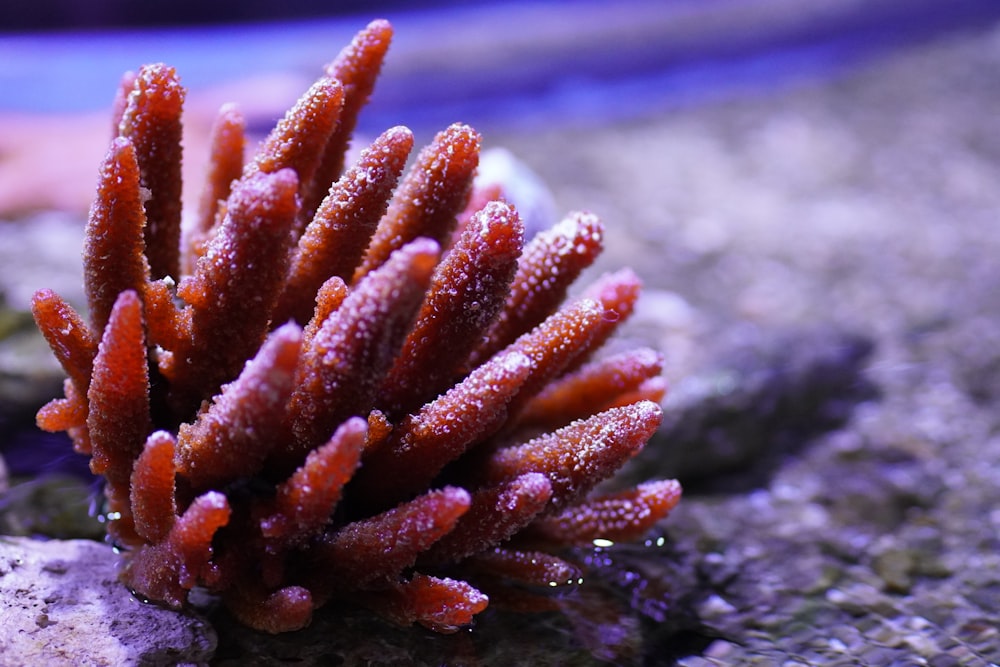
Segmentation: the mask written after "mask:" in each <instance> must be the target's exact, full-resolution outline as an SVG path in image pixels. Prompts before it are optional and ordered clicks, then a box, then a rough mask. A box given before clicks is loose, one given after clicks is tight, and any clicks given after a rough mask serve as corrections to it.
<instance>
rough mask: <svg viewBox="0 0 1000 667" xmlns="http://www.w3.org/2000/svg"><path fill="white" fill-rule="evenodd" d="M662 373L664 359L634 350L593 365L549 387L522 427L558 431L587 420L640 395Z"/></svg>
mask: <svg viewBox="0 0 1000 667" xmlns="http://www.w3.org/2000/svg"><path fill="white" fill-rule="evenodd" d="M662 370H663V356H662V355H661V354H659V353H658V352H654V351H653V350H649V349H639V350H630V351H628V352H622V353H621V354H618V355H615V356H613V357H608V358H607V359H602V360H601V361H597V362H593V363H591V364H589V365H587V366H585V367H583V368H581V369H579V370H577V371H575V372H574V373H571V374H570V375H567V376H564V377H562V378H560V379H559V380H558V381H556V382H553V383H552V384H550V385H549V386H548V387H546V388H545V390H544V391H542V393H540V394H539V395H538V396H536V397H535V398H534V399H532V400H531V402H530V403H529V404H528V405H527V406H525V408H524V411H523V412H522V413H521V416H520V423H521V424H531V425H534V426H538V427H541V428H558V427H560V426H564V425H566V424H568V423H569V422H571V421H573V420H576V419H583V418H584V417H586V416H587V415H592V414H595V413H597V412H601V411H602V410H606V409H607V408H609V407H612V406H613V405H614V404H615V403H616V402H618V400H619V399H620V398H621V397H622V396H625V395H627V394H629V393H630V392H636V391H639V388H640V387H642V386H643V384H644V383H645V382H646V381H647V380H649V379H651V378H653V377H656V376H657V375H659V374H660V372H661V371H662ZM629 402H632V403H634V402H635V401H629Z"/></svg>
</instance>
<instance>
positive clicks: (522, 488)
mask: <svg viewBox="0 0 1000 667" xmlns="http://www.w3.org/2000/svg"><path fill="white" fill-rule="evenodd" d="M551 497H552V485H551V484H550V483H549V480H548V478H547V477H546V476H545V475H542V474H540V473H536V472H529V473H525V474H523V475H519V476H518V477H515V478H514V479H512V480H510V481H507V482H501V483H500V484H497V485H496V486H491V487H487V488H485V489H480V490H479V491H476V493H475V494H474V495H473V496H472V503H471V504H470V506H469V511H468V512H466V513H465V514H464V515H463V516H462V517H461V518H460V519H459V520H458V523H457V524H456V526H455V528H454V530H452V531H451V532H450V533H448V534H447V535H445V536H444V537H443V538H442V539H441V540H440V541H438V542H437V543H436V544H435V545H434V546H433V547H431V548H430V549H428V550H427V553H426V554H425V555H424V556H423V557H421V560H420V562H421V563H425V562H426V563H434V564H440V563H448V562H451V561H457V560H461V559H463V558H465V557H467V556H471V555H472V554H475V553H479V552H481V551H483V550H486V549H489V548H491V547H493V546H495V545H497V544H499V543H500V542H503V541H504V540H506V539H507V538H509V537H510V536H511V535H513V534H514V533H516V532H518V531H519V530H521V529H522V528H524V527H525V526H527V525H528V524H529V523H531V521H532V520H533V519H534V518H535V517H536V516H537V515H538V513H539V512H541V511H542V509H544V508H545V506H546V504H547V503H548V501H549V499H550V498H551Z"/></svg>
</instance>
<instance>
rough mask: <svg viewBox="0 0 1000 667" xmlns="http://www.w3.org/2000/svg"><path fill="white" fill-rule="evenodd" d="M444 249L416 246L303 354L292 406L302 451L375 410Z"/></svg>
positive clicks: (364, 285)
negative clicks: (384, 379) (342, 424)
mask: <svg viewBox="0 0 1000 667" xmlns="http://www.w3.org/2000/svg"><path fill="white" fill-rule="evenodd" d="M437 257H438V247H437V244H436V243H434V242H433V241H429V240H427V239H418V240H417V241H414V242H413V243H411V244H409V245H408V246H406V247H404V248H402V249H400V250H399V251H397V252H395V253H393V256H392V257H391V258H390V259H389V261H388V262H386V263H385V265H384V266H382V267H381V268H380V269H379V270H378V271H375V272H373V273H372V274H370V275H368V276H366V278H365V280H363V281H362V282H361V283H360V284H359V285H358V286H357V288H356V289H354V290H353V291H352V292H351V293H350V294H349V295H348V296H347V298H346V299H345V300H344V302H343V304H341V306H340V308H338V309H337V310H336V312H334V313H333V314H331V315H330V317H328V318H327V319H326V321H325V322H324V323H323V325H322V327H320V330H319V331H318V332H317V333H316V335H315V337H314V338H313V340H312V345H310V347H309V349H307V350H305V351H304V353H303V358H302V363H301V365H300V368H299V374H298V378H297V379H296V385H297V388H296V390H295V393H294V394H293V395H292V399H291V401H290V402H289V406H288V409H289V418H290V420H291V422H292V426H293V429H294V435H295V439H296V443H297V445H296V446H297V448H298V449H297V450H295V451H300V452H305V451H308V450H309V449H311V448H313V447H315V446H316V445H317V444H319V443H322V442H325V441H326V439H327V438H328V437H329V436H330V434H331V433H333V430H334V428H335V427H336V426H337V424H339V423H340V422H342V421H343V420H345V419H346V418H348V417H352V416H357V415H364V414H367V413H368V412H369V411H370V410H371V409H372V407H374V399H375V391H376V389H377V388H378V383H379V382H380V381H381V379H382V375H383V374H384V373H385V371H386V370H387V369H388V367H389V364H391V363H392V360H393V358H394V357H395V356H396V354H397V353H398V351H399V347H400V345H402V343H403V338H404V336H405V334H406V330H407V328H408V327H409V326H410V324H411V323H412V321H413V317H414V316H415V315H416V312H417V308H418V307H419V305H420V300H421V298H422V297H423V293H424V290H426V289H427V283H428V282H429V281H430V277H431V272H432V271H433V269H434V264H435V263H436V262H437Z"/></svg>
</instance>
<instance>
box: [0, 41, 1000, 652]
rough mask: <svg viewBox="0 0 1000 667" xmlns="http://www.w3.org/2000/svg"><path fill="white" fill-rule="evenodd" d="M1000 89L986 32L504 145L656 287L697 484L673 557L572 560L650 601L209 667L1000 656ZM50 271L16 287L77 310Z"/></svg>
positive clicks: (659, 325) (656, 311)
mask: <svg viewBox="0 0 1000 667" xmlns="http://www.w3.org/2000/svg"><path fill="white" fill-rule="evenodd" d="M998 68H1000V30H998V29H996V28H988V29H983V30H981V31H978V32H969V33H962V34H955V35H952V36H950V37H947V38H942V39H939V40H937V41H933V42H927V43H925V44H923V45H919V46H914V47H911V48H908V49H906V50H903V51H899V52H896V53H894V54H891V55H888V56H886V57H884V58H881V59H878V60H872V61H870V62H867V63H864V64H861V65H858V66H856V67H854V68H852V69H850V70H846V71H842V72H839V73H836V74H834V75H831V76H830V77H829V78H824V79H816V80H809V81H805V82H800V83H798V84H796V85H793V86H787V87H778V88H775V89H771V90H759V91H757V92H758V94H757V95H753V96H745V97H739V98H731V99H728V100H722V101H717V102H711V103H704V104H701V105H699V106H697V107H687V108H684V107H681V108H676V109H669V110H664V112H663V113H662V114H661V115H658V116H656V117H647V118H645V119H642V120H635V121H632V122H629V123H621V124H617V125H614V126H611V127H600V128H595V127H563V128H549V129H548V130H546V131H545V132H544V133H542V132H534V131H525V132H519V133H517V132H510V133H508V134H501V135H499V136H498V135H496V134H491V135H489V136H488V137H487V138H488V141H489V142H490V143H491V144H494V145H504V146H506V147H507V148H508V149H509V150H510V151H511V152H512V153H513V154H514V155H517V156H518V157H519V158H520V159H522V160H524V161H525V162H526V163H527V164H529V165H530V166H531V167H532V168H533V169H535V170H536V171H537V172H538V173H539V175H540V176H541V177H542V178H543V180H545V181H546V182H548V183H549V184H550V186H551V187H552V189H553V193H554V195H555V198H556V201H557V208H558V209H559V210H566V209H569V208H587V209H591V210H594V211H597V212H599V213H600V215H601V217H602V218H603V219H604V220H606V221H607V223H608V226H609V230H610V233H609V234H608V236H607V239H608V246H609V247H608V250H607V252H606V253H605V255H604V256H603V257H602V259H601V266H600V267H598V268H597V270H602V269H610V268H615V267H618V266H621V265H631V266H633V267H634V268H635V269H636V270H637V272H639V273H640V275H641V276H642V277H643V279H644V280H645V282H646V285H647V289H646V292H645V297H644V298H645V301H644V305H642V306H641V307H640V309H639V312H637V314H636V317H635V318H634V321H633V322H631V323H630V325H629V328H628V331H627V333H628V335H629V336H631V337H634V338H639V339H641V340H643V341H645V342H647V343H648V344H651V345H654V346H656V347H659V348H661V349H663V350H665V351H666V354H667V363H668V369H667V375H668V378H669V379H670V381H671V383H672V385H673V387H674V394H673V396H672V397H671V398H670V399H669V401H668V407H669V408H670V411H671V412H670V414H671V416H670V417H669V418H668V419H667V420H666V425H665V427H664V429H663V430H662V431H661V433H660V434H658V436H657V438H656V439H655V440H654V441H653V443H652V444H651V445H650V447H649V449H648V450H647V451H646V452H645V453H644V454H643V456H642V457H641V459H640V460H638V461H636V468H640V467H641V468H642V469H643V470H645V471H648V470H650V469H655V470H661V471H670V474H677V475H679V476H680V477H681V478H682V481H684V482H686V483H687V484H688V491H687V493H686V495H685V498H684V500H683V501H682V504H681V506H680V507H679V508H678V510H677V511H675V513H674V514H673V516H671V518H670V519H669V520H668V521H667V522H666V523H665V524H664V526H663V531H664V537H665V542H664V543H663V544H661V545H660V546H659V547H656V546H655V545H654V546H653V547H649V546H644V545H639V546H638V547H636V548H634V549H633V548H626V547H623V546H622V545H615V547H613V548H612V549H611V550H610V553H607V554H603V555H602V554H580V557H581V558H593V559H594V560H593V564H594V567H595V571H596V572H598V573H599V574H595V577H594V578H595V580H597V581H601V580H602V578H603V579H605V580H607V581H608V582H612V581H618V582H619V583H620V582H621V581H631V582H637V581H638V582H642V581H645V582H647V583H646V584H645V585H644V587H639V588H631V589H630V588H628V587H627V586H625V587H619V588H618V590H620V591H623V592H621V593H619V595H620V597H619V598H617V602H616V604H617V605H618V606H617V607H613V609H614V610H615V611H614V612H613V613H611V614H610V615H609V616H608V617H606V618H601V617H600V616H595V614H593V613H592V610H591V611H588V612H587V613H583V612H582V611H578V613H576V615H574V614H568V615H567V614H565V613H563V614H555V615H552V614H550V615H545V614H543V615H527V616H518V615H505V614H502V613H500V612H497V613H496V614H492V613H491V614H490V615H487V616H486V617H484V618H483V619H482V621H481V623H480V625H479V627H477V628H476V629H475V630H474V631H473V632H472V633H471V634H465V633H463V634H461V635H458V636H453V637H444V638H440V637H428V636H427V634H426V633H421V632H420V631H412V632H409V631H396V630H393V629H389V630H378V628H379V627H381V626H380V625H379V624H377V623H373V622H372V621H371V619H369V618H367V617H365V616H364V615H363V614H359V613H355V612H351V613H350V614H348V616H347V619H346V620H338V619H337V617H335V616H330V615H327V616H325V617H321V618H318V619H317V622H316V624H315V625H314V626H313V627H311V628H309V629H307V630H305V631H303V632H302V633H297V634H293V635H289V636H285V637H279V638H271V637H266V636H261V635H252V634H247V632H246V631H245V630H241V629H238V628H236V627H234V626H233V625H232V623H231V622H230V621H228V620H227V619H225V618H222V617H218V616H212V618H213V621H214V623H215V624H216V627H217V628H218V632H219V633H220V640H219V648H218V650H217V651H216V652H215V653H214V655H215V660H216V661H217V662H218V663H219V664H274V663H276V662H279V661H288V660H297V661H299V664H328V662H329V660H330V659H331V658H336V659H337V660H341V661H342V664H386V665H412V664H438V663H440V662H441V661H442V660H443V659H445V658H447V660H449V661H450V662H449V664H470V665H490V664H510V661H511V660H512V657H513V656H516V658H517V660H518V661H522V662H529V663H530V662H532V659H533V658H534V659H536V662H537V661H543V660H550V661H551V660H554V659H560V660H562V661H563V662H562V664H605V663H609V662H610V663H617V664H648V665H668V664H672V663H674V662H679V663H680V664H683V665H689V666H697V667H701V666H704V665H729V664H749V665H754V664H759V665H773V664H784V665H813V664H814V665H853V664H861V665H921V664H924V665H935V666H937V665H941V666H943V665H956V664H957V665H986V664H990V663H997V662H1000V604H998V602H997V601H998V600H1000V541H998V537H997V535H998V531H1000V484H998V480H1000V438H998V437H997V433H998V432H1000V410H998V402H1000V351H998V350H1000V333H998V332H1000V311H998V309H997V307H996V305H997V301H996V285H997V284H1000V264H998V263H997V261H996V258H997V257H998V256H1000V226H998V225H997V217H998V215H1000V187H998V184H1000V125H998V121H997V115H996V114H995V113H993V112H992V111H991V110H995V109H996V108H997V106H998V105H1000V79H998V78H997V77H996V72H997V71H998ZM17 227H18V228H22V227H24V225H17ZM9 229H10V230H13V229H14V227H10V228H9ZM11 233H16V232H11ZM12 247H15V246H12V245H10V244H8V243H4V244H3V248H5V249H7V248H12ZM78 247H79V246H78V245H76V246H73V250H72V253H76V254H77V256H78ZM5 252H7V251H6V250H5ZM62 266H63V265H62V264H61V265H60V267H61V268H62ZM22 271H23V272H22ZM31 271H32V268H31V267H29V266H25V267H23V269H22V268H20V267H19V268H18V273H17V275H16V280H17V281H18V282H19V283H27V284H31V285H47V286H52V287H56V288H58V289H59V290H60V291H62V292H63V293H67V294H69V293H71V291H70V290H68V289H67V290H64V289H63V288H62V287H61V286H60V285H54V284H53V279H52V276H51V275H50V273H51V272H50V271H48V270H46V269H45V268H44V267H37V268H36V269H34V273H33V274H32V273H31ZM14 278H15V276H14V275H13V273H12V272H11V271H9V270H6V269H5V270H4V272H3V273H2V279H3V281H4V284H3V286H2V289H3V290H4V291H5V293H6V294H7V299H8V303H11V304H12V307H13V308H14V309H15V310H16V309H17V305H16V304H17V303H18V300H17V297H16V296H15V294H16V290H15V289H14V287H12V285H11V282H10V281H12V280H14ZM8 340H9V339H5V340H4V342H3V346H4V347H5V346H7V345H8V344H9V343H8ZM5 349H9V348H6V347H5ZM4 354H6V352H3V351H0V358H7V357H4V356H3V355H4ZM43 356H44V355H43ZM41 363H45V364H48V363H49V362H48V361H47V360H46V361H45V362H41ZM15 372H16V371H15V370H11V369H10V368H9V367H6V366H5V369H4V373H7V375H6V376H5V377H16V376H15V375H13V374H14V373H15ZM33 383H34V381H33V380H32V384H33ZM10 386H25V385H24V384H21V385H10ZM12 394H14V395H15V396H17V397H20V396H23V390H14V391H13V392H12ZM807 399H808V400H807ZM4 400H5V401H6V400H7V399H6V398H5V399H4ZM4 404H5V405H10V404H9V403H4ZM12 414H14V412H13V411H12ZM17 414H20V412H18V413H17ZM9 419H10V420H13V419H15V417H13V416H12V417H9ZM8 423H13V422H12V421H11V422H8ZM10 432H12V431H8V433H10ZM8 437H9V436H8ZM12 468H13V466H12ZM633 472H634V473H636V474H638V473H639V471H638V470H633V471H630V474H632V473H633ZM16 483H17V480H15V489H16ZM71 544H77V543H76V542H73V543H71ZM9 548H11V547H9V542H8V541H3V542H0V555H3V554H6V553H8V552H7V551H5V550H7V549H9ZM18 548H27V547H18ZM100 548H101V549H103V547H100ZM5 557H6V556H5ZM88 558H89V556H88ZM90 560H95V561H96V560H98V559H97V558H90ZM105 567H107V568H112V567H113V561H105ZM109 576H110V575H109ZM5 578H6V575H5V577H0V586H6V583H5ZM657 585H659V586H660V588H657V587H656V586H657ZM598 588H600V587H598ZM607 588H608V590H612V589H613V587H611V586H608V587H607ZM113 589H114V587H111V588H110V589H108V591H107V592H102V593H100V595H101V596H102V597H103V596H104V595H112V594H114V592H113ZM636 591H638V592H636ZM118 593H119V594H122V593H123V594H124V595H125V596H126V597H127V591H124V590H123V589H118ZM95 595H96V594H95ZM3 597H4V598H7V597H8V596H6V595H5V596H3ZM606 602H607V601H606V600H603V599H602V602H601V604H600V605H596V606H595V608H602V609H603V608H606V607H607V604H606ZM581 604H582V603H581ZM663 605H667V606H668V607H669V608H670V609H671V610H672V611H671V612H670V613H669V614H666V615H664V613H663V611H662V606H663ZM586 606H587V605H586V604H582V607H586ZM577 609H578V610H579V607H578V608H577ZM208 613H210V614H211V611H210V610H209V611H208ZM105 620H107V619H105ZM113 621H114V619H113V618H112V619H110V621H109V622H113ZM32 622H33V623H34V620H32ZM36 625H37V624H36ZM52 627H56V626H52ZM64 627H65V626H64ZM50 629H51V628H50ZM602 633H603V634H602ZM192 637H193V635H192ZM201 637H202V638H203V639H204V637H207V635H202V636H201ZM593 637H597V638H598V640H597V641H596V643H595V642H594V640H593V639H592V638H593ZM587 638H591V639H587ZM192 641H193V640H192ZM199 641H202V640H199ZM588 642H590V643H588ZM198 646H204V647H208V646H209V645H208V644H198ZM199 650H204V651H205V652H204V653H202V654H201V655H202V656H203V657H205V659H207V656H210V655H213V653H212V652H211V649H210V647H209V648H204V649H199ZM2 659H3V658H0V662H2ZM254 660H256V661H257V662H254ZM248 661H249V662H248ZM324 661H327V663H324Z"/></svg>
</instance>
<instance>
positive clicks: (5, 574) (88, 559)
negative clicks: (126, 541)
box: [0, 536, 217, 667]
mask: <svg viewBox="0 0 1000 667" xmlns="http://www.w3.org/2000/svg"><path fill="white" fill-rule="evenodd" d="M118 562H119V558H118V556H117V555H115V554H114V553H113V552H112V550H111V548H110V547H108V546H106V545H103V544H99V543H97V542H90V541H87V540H68V541H57V540H52V541H44V542H43V541H39V540H32V539H29V538H21V537H4V536H0V667H8V666H10V667H13V666H14V665H47V666H52V667H58V666H60V665H73V666H74V667H80V666H87V665H139V664H141V665H148V666H152V665H197V664H207V663H208V661H209V659H210V658H211V657H212V655H213V654H214V652H215V648H216V645H217V636H216V634H215V630H214V629H213V628H212V626H211V625H210V624H209V623H208V622H207V621H206V620H205V619H203V618H201V617H199V616H197V615H195V614H191V613H179V612H175V611H171V610H169V609H164V608H162V607H159V606H156V605H152V604H144V603H142V602H140V601H139V600H137V599H136V598H135V597H133V596H132V594H131V593H130V592H129V591H128V589H127V588H126V587H125V586H124V585H122V583H121V582H120V581H119V580H118V577H117V571H116V570H117V567H118Z"/></svg>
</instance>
